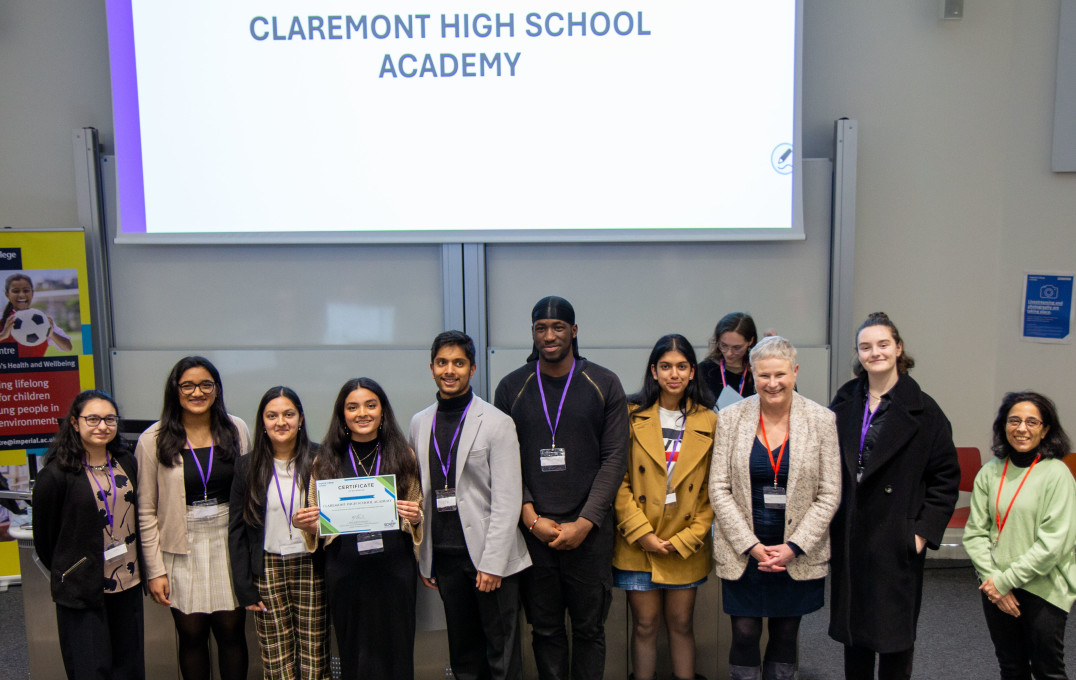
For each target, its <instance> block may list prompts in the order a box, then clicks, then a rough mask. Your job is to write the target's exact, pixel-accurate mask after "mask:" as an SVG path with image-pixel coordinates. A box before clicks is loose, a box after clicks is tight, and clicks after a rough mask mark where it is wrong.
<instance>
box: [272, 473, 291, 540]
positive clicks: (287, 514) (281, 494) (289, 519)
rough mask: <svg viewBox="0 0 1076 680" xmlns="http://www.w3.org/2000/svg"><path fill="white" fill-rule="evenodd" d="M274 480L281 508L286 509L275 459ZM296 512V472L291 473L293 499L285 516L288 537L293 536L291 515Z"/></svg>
mask: <svg viewBox="0 0 1076 680" xmlns="http://www.w3.org/2000/svg"><path fill="white" fill-rule="evenodd" d="M273 481H274V482H276V495H277V496H279V497H280V509H281V510H283V509H284V492H283V491H281V490H280V478H279V477H277V475H276V461H275V460H274V461H273ZM294 513H295V473H294V472H292V474H291V500H290V501H289V502H288V510H287V512H285V513H284V516H285V517H287V518H288V538H291V517H292V515H293V514H294Z"/></svg>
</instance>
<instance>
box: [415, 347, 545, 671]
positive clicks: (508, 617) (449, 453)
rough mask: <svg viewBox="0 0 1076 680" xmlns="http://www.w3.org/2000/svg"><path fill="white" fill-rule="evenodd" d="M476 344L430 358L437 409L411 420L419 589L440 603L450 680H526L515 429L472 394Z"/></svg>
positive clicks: (525, 558) (526, 559)
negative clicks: (417, 483)
mask: <svg viewBox="0 0 1076 680" xmlns="http://www.w3.org/2000/svg"><path fill="white" fill-rule="evenodd" d="M474 355H475V348H474V342H473V341H472V340H471V338H469V337H468V336H466V335H465V334H463V333H461V332H459V331H446V332H444V333H441V334H440V335H438V336H437V337H436V338H435V339H434V341H433V346H432V348H431V349H430V371H431V373H432V374H433V380H434V382H435V383H436V384H437V402H436V403H434V404H432V405H431V406H430V407H429V408H427V409H425V410H423V411H421V412H419V413H417V414H415V416H414V417H413V418H412V419H411V447H412V448H413V449H414V450H415V455H416V456H417V457H418V464H419V467H420V468H421V470H422V498H423V504H424V508H423V510H424V512H423V522H424V523H425V526H424V530H425V533H426V536H427V539H426V540H424V541H423V542H422V545H421V546H420V547H419V572H420V573H421V575H422V582H423V583H424V584H425V585H426V586H427V587H430V588H434V589H436V590H437V591H438V593H440V595H441V601H442V602H443V603H444V607H445V620H446V622H447V624H448V648H449V657H450V659H451V663H452V671H453V673H454V675H455V677H456V679H457V680H472V679H474V680H479V679H482V680H485V679H490V680H492V679H501V678H511V679H514V680H520V679H521V678H522V677H523V669H522V662H521V659H520V641H519V576H518V574H519V572H520V571H522V570H523V569H526V568H527V567H528V566H530V564H531V559H530V556H529V555H528V553H527V545H526V543H525V541H524V540H523V536H522V534H521V533H520V530H519V512H520V507H521V506H522V502H523V481H522V474H521V472H520V459H519V441H518V439H517V438H516V427H515V424H514V423H513V422H512V419H511V418H509V417H508V416H506V415H505V414H503V413H501V412H500V411H498V410H497V409H496V408H494V407H493V406H492V405H491V404H488V403H486V402H485V401H483V400H482V399H480V398H479V397H477V396H475V395H474V393H473V392H472V391H471V387H470V381H471V378H472V377H473V376H474V372H475V363H474V358H475V356H474Z"/></svg>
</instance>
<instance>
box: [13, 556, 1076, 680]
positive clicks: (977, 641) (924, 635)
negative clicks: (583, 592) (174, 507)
mask: <svg viewBox="0 0 1076 680" xmlns="http://www.w3.org/2000/svg"><path fill="white" fill-rule="evenodd" d="M924 583H925V585H924V592H923V610H922V614H921V615H920V617H919V633H918V636H919V638H918V641H917V642H916V653H915V677H917V678H946V679H947V680H964V679H967V680H973V679H974V680H983V679H984V678H996V677H998V671H997V663H996V661H995V660H994V648H993V646H992V645H991V644H990V638H989V635H988V634H987V632H986V624H985V623H984V622H983V613H982V609H981V606H980V604H979V593H978V591H977V590H976V579H975V574H974V572H973V571H972V570H971V568H970V567H968V566H966V563H953V564H946V563H941V564H940V565H939V566H935V567H933V568H929V569H927V572H926V579H925V581H924ZM827 596H828V592H827ZM42 606H52V604H51V603H43V604H42ZM828 624H829V610H828V608H824V609H823V610H822V611H819V612H816V613H814V614H811V615H810V616H807V617H804V619H803V624H802V626H801V628H800V675H799V677H800V680H839V679H840V678H841V677H842V676H843V672H842V663H843V656H842V648H841V646H840V645H839V644H837V643H836V642H834V641H833V640H831V639H830V638H829V636H828V635H826V628H827V626H828ZM700 644H705V641H700ZM1074 645H1076V627H1074V626H1073V625H1072V624H1069V626H1068V627H1067V629H1066V631H1065V649H1066V650H1072V649H1076V647H1074ZM1068 665H1069V669H1070V673H1069V674H1070V676H1071V675H1073V673H1072V669H1073V662H1072V661H1071V658H1070V661H1069V664H1068ZM28 677H29V670H28V665H27V661H26V630H25V628H24V624H23V604H22V589H21V588H19V587H17V586H16V587H13V588H10V589H9V590H8V591H7V592H4V593H0V678H4V680H23V679H25V678H28ZM35 680H38V679H36V678H35Z"/></svg>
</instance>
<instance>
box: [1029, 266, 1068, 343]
mask: <svg viewBox="0 0 1076 680" xmlns="http://www.w3.org/2000/svg"><path fill="white" fill-rule="evenodd" d="M1072 279H1073V275H1072V274H1069V273H1065V274H1047V273H1031V272H1027V273H1025V274H1024V309H1023V314H1022V316H1023V339H1024V340H1033V341H1035V342H1060V343H1069V342H1071V341H1072V340H1071V333H1072V319H1073V315H1072V312H1073V309H1072Z"/></svg>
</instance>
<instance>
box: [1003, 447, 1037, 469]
mask: <svg viewBox="0 0 1076 680" xmlns="http://www.w3.org/2000/svg"><path fill="white" fill-rule="evenodd" d="M1037 455H1039V447H1037V446H1036V447H1035V448H1033V449H1031V450H1030V451H1024V452H1022V453H1021V452H1020V451H1016V450H1014V451H1013V452H1012V453H1010V454H1009V460H1010V461H1011V462H1012V464H1013V465H1015V466H1016V467H1019V468H1026V467H1027V466H1029V465H1031V464H1032V463H1034V462H1035V456H1037Z"/></svg>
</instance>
